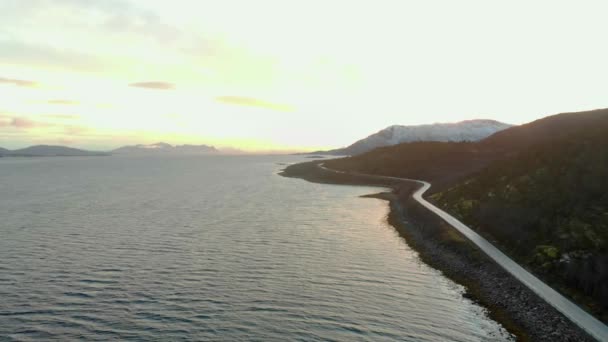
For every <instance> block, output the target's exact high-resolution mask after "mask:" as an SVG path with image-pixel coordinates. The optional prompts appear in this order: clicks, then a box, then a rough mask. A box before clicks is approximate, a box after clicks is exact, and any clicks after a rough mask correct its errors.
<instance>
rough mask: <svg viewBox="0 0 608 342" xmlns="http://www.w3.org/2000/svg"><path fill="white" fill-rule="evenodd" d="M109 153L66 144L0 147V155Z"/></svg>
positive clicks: (30, 155)
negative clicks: (13, 148)
mask: <svg viewBox="0 0 608 342" xmlns="http://www.w3.org/2000/svg"><path fill="white" fill-rule="evenodd" d="M109 155H110V153H107V152H99V151H86V150H81V149H77V148H72V147H66V146H56V145H34V146H30V147H26V148H21V149H18V150H8V149H5V148H0V157H84V156H109Z"/></svg>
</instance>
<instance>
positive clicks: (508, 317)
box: [281, 161, 594, 341]
mask: <svg viewBox="0 0 608 342" xmlns="http://www.w3.org/2000/svg"><path fill="white" fill-rule="evenodd" d="M322 162H323V161H312V162H305V163H299V164H294V165H291V166H289V167H287V168H286V169H285V170H284V171H283V172H281V175H282V176H285V177H292V178H301V179H305V180H307V181H311V182H316V183H326V184H343V185H365V186H382V187H388V188H391V189H392V191H391V192H386V193H380V194H375V195H369V196H367V197H375V198H380V199H384V200H387V201H388V202H389V206H390V211H389V216H388V221H389V223H390V224H391V225H392V226H393V227H395V229H396V230H397V231H398V232H399V234H400V235H401V236H402V237H403V238H404V239H405V241H406V243H407V244H408V245H409V246H410V247H412V248H413V249H414V250H416V251H417V252H418V253H419V257H420V259H421V260H422V261H423V262H425V263H426V264H428V265H430V266H431V267H433V268H435V269H438V270H440V271H441V272H442V273H443V274H444V275H445V276H446V277H448V278H449V279H451V280H453V281H455V282H456V283H458V284H461V285H463V286H464V287H465V288H466V293H465V294H464V295H463V296H465V297H467V298H469V299H471V300H473V301H475V302H477V303H478V304H480V305H481V306H483V307H484V308H486V309H487V311H488V314H489V316H490V317H491V318H492V319H494V320H496V321H497V322H499V323H500V324H502V325H503V326H504V327H505V328H506V329H507V330H508V331H509V332H510V333H512V334H513V335H515V337H516V338H517V340H518V341H594V339H593V338H591V337H590V336H589V335H587V334H586V333H585V332H584V331H582V330H581V329H580V328H579V327H578V326H576V325H575V324H574V323H572V322H571V321H570V320H568V319H567V318H566V317H564V316H563V315H562V314H561V313H559V312H558V311H557V310H555V309H554V308H553V307H552V306H551V305H549V304H547V303H546V302H545V301H544V300H543V299H541V298H540V297H538V296H537V295H536V294H535V293H533V292H532V291H531V290H529V289H528V288H527V287H525V286H524V285H523V284H521V283H520V282H519V281H518V280H517V279H515V278H514V277H513V276H511V275H510V274H509V273H507V272H506V271H505V270H504V269H502V267H500V266H499V265H498V264H496V263H495V262H494V261H492V260H491V259H489V258H488V257H487V256H486V255H485V254H484V253H483V252H482V251H481V250H479V249H478V248H477V246H475V245H474V244H473V243H471V242H470V241H469V240H468V239H466V238H465V237H464V236H462V235H461V234H460V233H459V232H458V231H456V230H455V229H453V228H452V227H450V226H449V225H448V224H447V223H445V222H444V221H443V220H441V219H440V218H439V217H437V216H435V215H434V214H433V213H431V212H430V211H428V210H427V209H426V208H424V207H422V206H421V205H420V204H419V203H418V202H416V201H415V200H413V198H412V196H411V195H412V193H413V192H414V191H416V190H417V189H418V187H419V186H418V185H417V184H414V183H405V182H401V181H390V180H379V179H376V178H373V177H367V176H364V175H352V174H337V173H332V172H327V171H324V170H322V169H320V168H319V167H318V166H317V165H318V164H319V163H322Z"/></svg>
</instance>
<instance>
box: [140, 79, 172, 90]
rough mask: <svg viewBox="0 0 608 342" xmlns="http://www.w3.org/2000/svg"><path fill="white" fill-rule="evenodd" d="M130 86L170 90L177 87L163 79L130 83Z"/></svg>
mask: <svg viewBox="0 0 608 342" xmlns="http://www.w3.org/2000/svg"><path fill="white" fill-rule="evenodd" d="M129 86H130V87H137V88H147V89H159V90H169V89H173V88H175V85H174V84H173V83H169V82H161V81H148V82H135V83H131V84H129Z"/></svg>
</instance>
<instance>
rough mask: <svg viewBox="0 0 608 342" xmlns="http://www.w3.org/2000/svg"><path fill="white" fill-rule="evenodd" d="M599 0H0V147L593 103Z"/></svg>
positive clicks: (330, 137) (599, 49) (359, 129)
mask: <svg viewBox="0 0 608 342" xmlns="http://www.w3.org/2000/svg"><path fill="white" fill-rule="evenodd" d="M607 4H608V2H606V1H584V0H580V1H559V0H551V1H533V0H526V1H513V0H511V1H491V0H479V1H452V0H446V1H432V0H425V1H405V0H395V1H391V0H356V1H353V0H350V1H339V0H331V1H329V0H319V1H317V0H306V1H290V0H276V1H270V0H268V1H265V0H256V1H252V0H240V1H236V0H215V1H204V0H196V1H185V0H183V1H182V0H171V1H165V0H141V1H135V0H132V1H127V0H55V1H51V0H2V1H0V146H2V147H8V148H15V147H22V146H26V145H32V144H39V143H46V144H63V145H70V146H78V147H86V148H98V149H106V148H112V147H117V146H119V145H123V144H131V143H151V142H157V141H166V142H169V143H174V144H177V143H201V144H202V143H206V144H213V145H216V146H231V147H236V148H242V149H248V150H270V149H280V150H294V149H317V148H327V147H339V146H344V145H348V144H350V143H352V142H353V141H355V140H357V139H359V138H362V137H364V136H367V135H369V134H371V133H373V132H375V131H377V130H379V129H382V128H384V127H386V126H389V125H393V124H405V125H407V124H422V123H434V122H454V121H460V120H465V119H473V118H488V119H495V120H500V121H504V122H508V123H514V124H519V123H524V122H529V121H532V120H534V119H537V118H540V117H543V116H546V115H549V114H554V113H558V112H565V111H578V110H586V109H594V108H603V107H608V87H607V86H606V82H607V80H608V62H607V61H608V44H607V43H606V39H607V38H606V37H607V36H608V20H606V14H607V13H608V5H607Z"/></svg>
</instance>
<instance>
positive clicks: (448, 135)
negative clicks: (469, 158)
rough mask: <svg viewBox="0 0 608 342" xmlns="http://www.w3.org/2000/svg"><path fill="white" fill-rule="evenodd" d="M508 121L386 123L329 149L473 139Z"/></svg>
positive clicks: (353, 152)
mask: <svg viewBox="0 0 608 342" xmlns="http://www.w3.org/2000/svg"><path fill="white" fill-rule="evenodd" d="M509 127H511V125H508V124H505V123H502V122H498V121H494V120H467V121H461V122H458V123H436V124H431V125H417V126H399V125H395V126H390V127H387V128H385V129H383V130H381V131H379V132H377V133H374V134H372V135H370V136H368V137H367V138H364V139H361V140H359V141H357V142H355V143H353V144H352V145H350V146H348V147H345V148H341V149H336V150H331V151H328V152H326V153H328V154H333V155H357V154H361V153H365V152H368V151H371V150H373V149H375V148H378V147H383V146H391V145H397V144H401V143H405V142H415V141H443V142H448V141H477V140H480V139H483V138H486V137H488V136H490V135H492V134H494V133H496V132H499V131H501V130H504V129H507V128H509Z"/></svg>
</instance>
